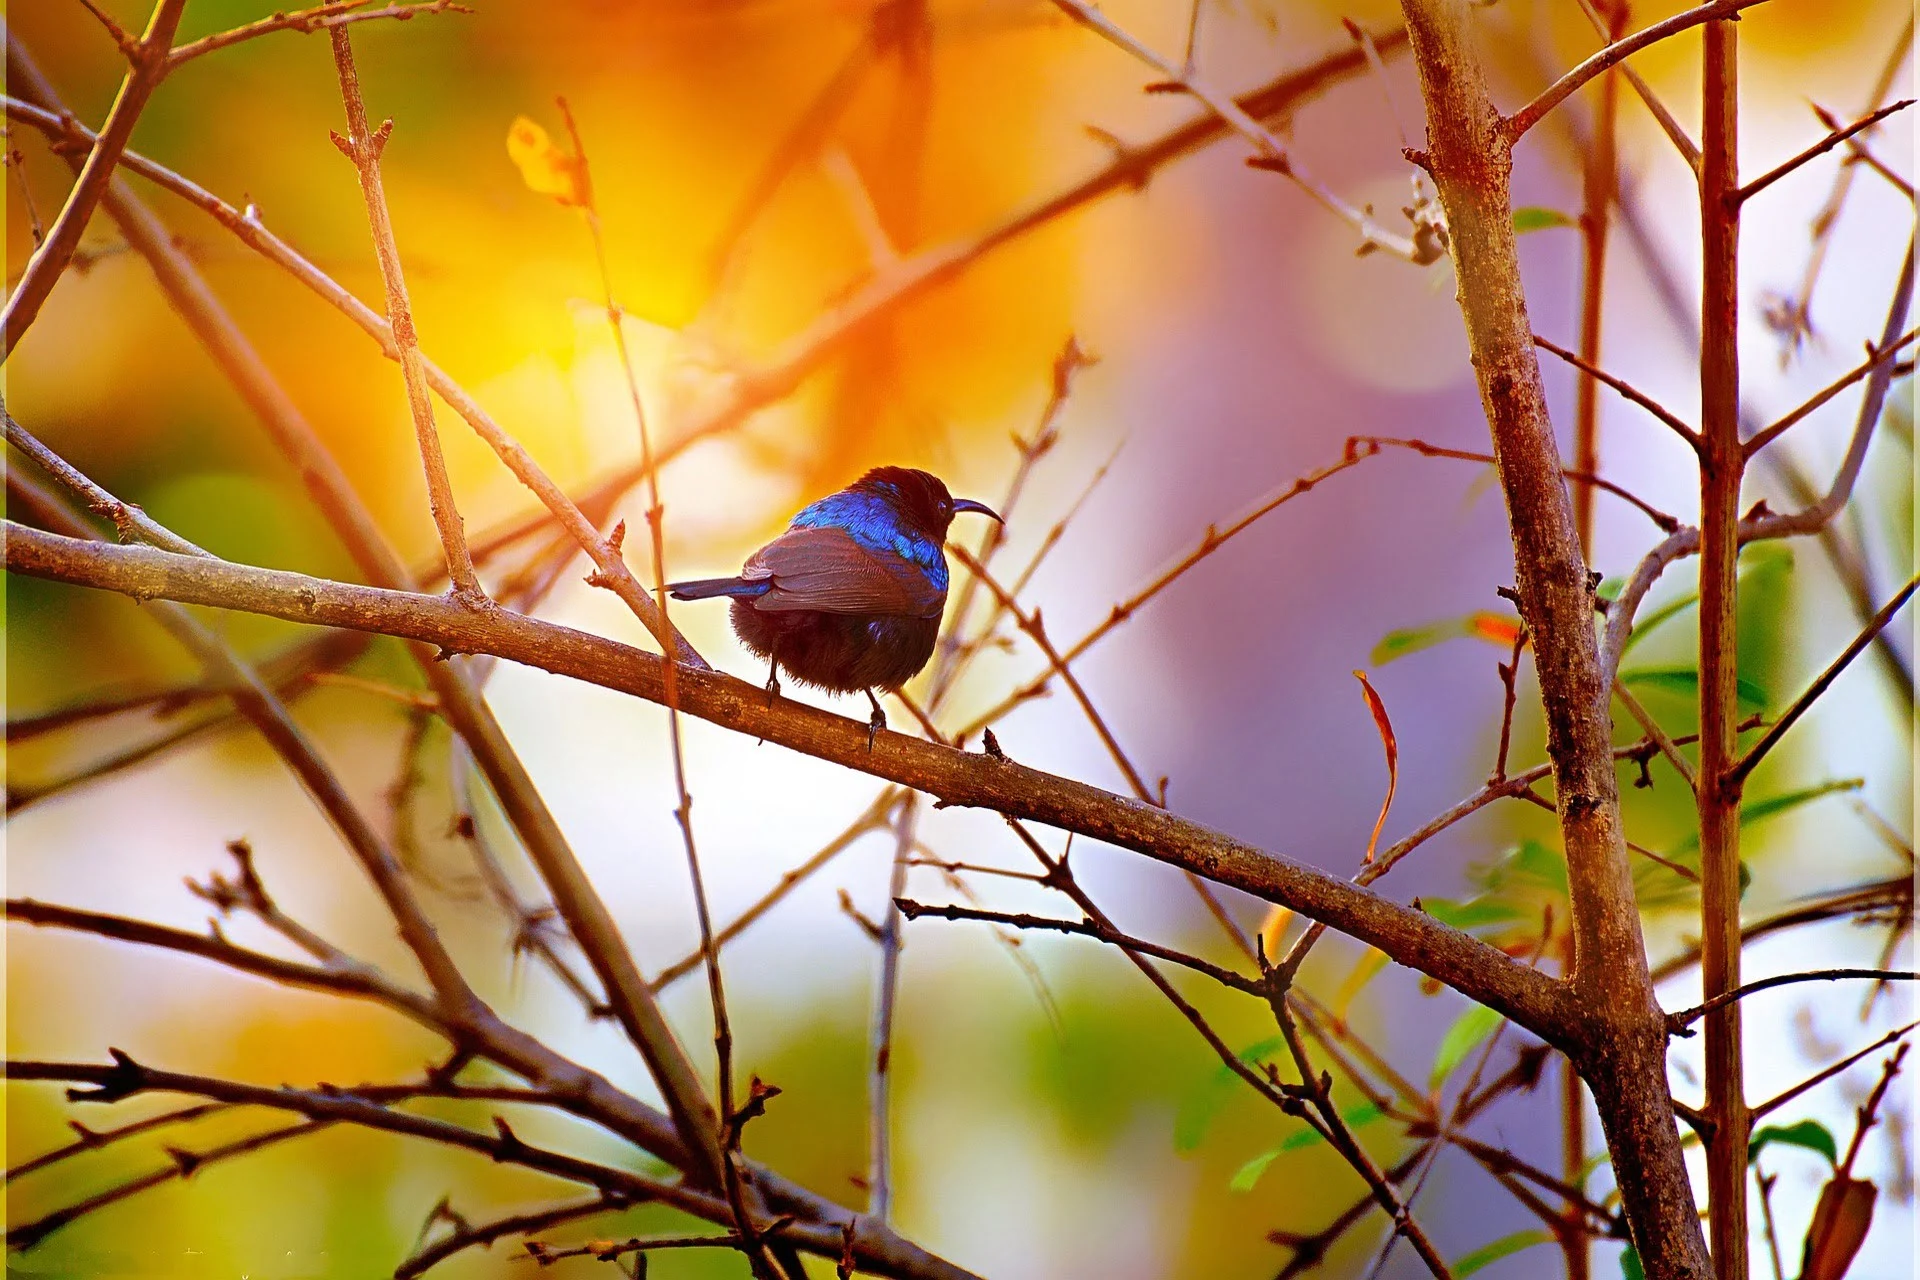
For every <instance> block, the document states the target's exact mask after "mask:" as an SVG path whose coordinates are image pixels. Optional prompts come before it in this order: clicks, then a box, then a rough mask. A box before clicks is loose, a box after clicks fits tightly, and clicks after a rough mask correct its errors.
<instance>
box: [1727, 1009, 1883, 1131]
mask: <svg viewBox="0 0 1920 1280" xmlns="http://www.w3.org/2000/svg"><path fill="white" fill-rule="evenodd" d="M1915 1028H1920V1022H1909V1023H1907V1025H1905V1026H1904V1027H1895V1028H1894V1029H1893V1030H1891V1031H1889V1032H1887V1034H1885V1035H1883V1036H1881V1037H1880V1038H1879V1039H1878V1040H1875V1041H1874V1042H1873V1043H1872V1044H1870V1045H1867V1046H1866V1047H1865V1048H1863V1049H1857V1050H1855V1051H1854V1052H1852V1053H1850V1054H1848V1055H1847V1056H1846V1057H1844V1058H1842V1059H1840V1060H1839V1061H1838V1062H1835V1063H1832V1064H1830V1065H1828V1066H1825V1067H1822V1068H1821V1069H1820V1070H1818V1071H1816V1072H1814V1073H1813V1074H1812V1075H1811V1076H1808V1077H1807V1078H1806V1079H1805V1080H1802V1081H1801V1082H1800V1083H1799V1084H1796V1085H1794V1086H1792V1087H1791V1088H1788V1089H1784V1090H1782V1091H1781V1092H1779V1093H1777V1094H1775V1095H1774V1096H1773V1097H1771V1098H1768V1099H1767V1100H1766V1101H1765V1102H1763V1103H1761V1104H1760V1105H1759V1106H1757V1107H1755V1108H1754V1109H1753V1118H1754V1119H1756V1120H1758V1119H1759V1118H1760V1117H1762V1116H1764V1115H1768V1114H1769V1113H1771V1112H1774V1111H1778V1110H1779V1109H1780V1108H1781V1107H1784V1106H1786V1105H1787V1104H1788V1103H1789V1102H1792V1101H1793V1100H1794V1099H1795V1098H1797V1097H1799V1096H1800V1095H1801V1094H1803V1093H1805V1092H1807V1091H1808V1090H1809V1089H1812V1088H1815V1087H1816V1086H1819V1085H1822V1084H1825V1083H1826V1082H1827V1081H1829V1080H1831V1079H1833V1077H1835V1076H1837V1075H1839V1074H1840V1073H1841V1072H1842V1071H1845V1070H1846V1069H1847V1068H1848V1067H1851V1066H1852V1065H1853V1064H1854V1063H1856V1062H1859V1061H1860V1060H1861V1059H1862V1058H1866V1057H1870V1056H1872V1055H1873V1054H1875V1053H1878V1052H1879V1051H1880V1050H1882V1049H1884V1048H1886V1047H1887V1046H1888V1045H1890V1044H1893V1043H1894V1042H1896V1041H1898V1040H1903V1039H1905V1038H1906V1037H1907V1036H1910V1035H1912V1034H1913V1032H1914V1029H1915Z"/></svg>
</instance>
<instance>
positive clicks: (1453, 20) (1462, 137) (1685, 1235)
mask: <svg viewBox="0 0 1920 1280" xmlns="http://www.w3.org/2000/svg"><path fill="white" fill-rule="evenodd" d="M1402 8H1403V9H1404V11H1405V13H1406V15H1407V27H1408V34H1409V36H1410V38H1411V41H1412V46H1413V55H1414V61H1415V65H1416V66H1417V68H1418V70H1419V73H1420V85H1421V91H1422V94H1423V96H1424V98H1425V102H1426V109H1427V145H1428V151H1427V154H1426V155H1425V157H1424V158H1423V159H1424V162H1425V165H1426V167H1427V169H1428V171H1429V172H1430V173H1431V174H1432V175H1433V179H1434V183H1435V185H1436V187H1437V188H1438V191H1439V196H1440V203H1441V207H1442V208H1443V209H1444V210H1445V212H1446V216H1447V224H1448V234H1449V241H1450V251H1451V253H1452V256H1453V263H1454V270H1455V274H1456V277H1457V279H1458V280H1459V301H1460V310H1461V314H1462V315H1463V316H1464V317H1465V319H1466V325H1467V338H1468V343H1469V346H1470V349H1471V351H1472V358H1473V366H1474V371H1475V374H1476V376H1477V378H1478V381H1479V386H1480V397H1481V403H1482V406H1483V408H1484V410H1485V412H1486V416H1487V423H1488V426H1489V427H1490V428H1491V431H1492V436H1493V452H1494V458H1495V465H1496V467H1497V469H1498V471H1499V476H1500V486H1501V490H1502V493H1503V494H1504V496H1505V499H1506V504H1507V517H1508V521H1509V523H1510V525H1511V527H1512V533H1513V550H1514V574H1515V587H1516V594H1517V595H1518V598H1519V604H1520V612H1521V615H1522V617H1523V618H1524V619H1525V621H1526V624H1527V630H1528V632H1529V634H1530V635H1531V636H1532V637H1533V646H1534V661H1535V665H1536V667H1537V668H1538V671H1539V679H1540V693H1541V700H1542V702H1543V704H1544V710H1545V714H1546V723H1547V753H1548V755H1549V757H1550V758H1551V759H1552V761H1553V765H1554V779H1555V790H1556V792H1557V798H1558V806H1559V814H1560V831H1561V838H1562V841H1563V843H1564V845H1565V851H1566V858H1567V879H1568V885H1569V893H1570V897H1571V900H1572V909H1573V935H1574V966H1573V973H1572V974H1571V975H1570V979H1569V981H1570V982H1571V984H1572V987H1573V990H1574V993H1575V996H1576V1004H1577V1006H1578V1007H1579V1009H1580V1011H1581V1017H1582V1020H1583V1022H1584V1023H1585V1027H1584V1031H1583V1033H1582V1035H1581V1036H1580V1040H1581V1044H1580V1046H1579V1048H1578V1049H1577V1050H1576V1051H1575V1053H1574V1055H1573V1056H1574V1059H1575V1061H1576V1063H1577V1065H1578V1066H1579V1068H1580V1071H1581V1074H1582V1076H1584V1077H1585V1079H1586V1080H1587V1082H1588V1084H1589V1085H1590V1086H1591V1087H1592V1089H1593V1091H1594V1101H1595V1103H1596V1105H1597V1106H1598V1108H1599V1111H1600V1117H1601V1122H1602V1125H1603V1127H1604V1128H1605V1130H1606V1136H1607V1146H1608V1150H1609V1151H1610V1152H1611V1154H1612V1157H1613V1167H1614V1177H1615V1180H1616V1181H1617V1183H1618V1185H1619V1186H1620V1189H1621V1193H1622V1196H1623V1200H1624V1203H1625V1207H1626V1212H1627V1218H1628V1222H1629V1224H1630V1226H1631V1228H1632V1232H1633V1238H1634V1243H1635V1244H1636V1246H1637V1247H1638V1249H1639V1252H1640V1256H1641V1259H1642V1262H1643V1264H1644V1266H1645V1268H1646V1272H1647V1274H1648V1276H1650V1277H1662V1278H1665V1277H1675V1278H1678V1277H1686V1278H1687V1280H1705V1278H1706V1277H1707V1276H1708V1275H1709V1274H1710V1272H1709V1267H1708V1261H1707V1252H1706V1242H1705V1240H1704V1238H1703V1236H1702V1234H1701V1230H1700V1223H1699V1218H1698V1215H1697V1212H1696V1209H1695V1205H1694V1198H1693V1190H1692V1186H1691V1184H1690V1183H1689V1181H1688V1178H1687V1170H1686V1164H1685V1162H1684V1160H1683V1159H1682V1155H1681V1148H1680V1139H1679V1134H1678V1132H1677V1131H1676V1129H1675V1126H1674V1113H1673V1105H1672V1101H1671V1099H1670V1097H1669V1095H1668V1090H1667V1074H1666V1044H1667V1034H1666V1028H1665V1023H1664V1021H1663V1017H1662V1014H1661V1011H1660V1007H1659V1004H1658V1001H1657V1000H1656V999H1655V996H1654V990H1653V982H1652V979H1651V978H1650V976H1649V974H1648V971H1647V959H1646V947H1645V943H1644V940H1643V939H1642V936H1641V932H1640V915H1639V910H1638V907H1637V905H1636V903H1635V900H1634V895H1633V879H1632V875H1631V872H1630V869H1629V867H1628V864H1627V850H1626V841H1625V834H1624V832H1623V830H1622V828H1621V822H1620V798H1619V791H1618V786H1617V782H1616V778H1615V775H1614V764H1613V757H1612V733H1613V725H1612V717H1611V711H1610V701H1611V699H1610V696H1609V690H1608V685H1607V682H1606V681H1605V680H1604V679H1603V678H1602V675H1601V670H1600V662H1599V647H1598V643H1597V640H1596V637H1595V631H1594V621H1593V619H1594V596H1593V586H1592V583H1591V582H1590V580H1589V578H1588V574H1587V565H1586V560H1585V557H1584V556H1583V555H1582V554H1581V550H1580V543H1579V539H1578V536H1577V534H1576V531H1575V525H1574V519H1573V504H1572V498H1571V496H1570V495H1569V493H1568V492H1567V486H1566V482H1565V480H1564V479H1563V478H1562V476H1561V460H1560V456H1559V451H1558V449H1557V448H1556V446H1555V443H1554V436H1553V424H1552V422H1551V420H1550V419H1549V418H1548V415H1547V404H1546V395H1545V391H1544V389H1543V388H1542V385H1541V381H1540V367H1539V363H1538V361H1537V359H1536V358H1535V354H1534V346H1533V327H1532V324H1531V322H1530V321H1529V319H1528V316H1527V304H1526V295H1525V291H1524V289H1523V288H1522V285H1521V280H1520V266H1519V260H1518V258H1517V256H1516V254H1515V247H1514V231H1513V213H1512V207H1511V192H1510V179H1511V173H1512V167H1513V143H1512V136H1511V134H1510V132H1509V129H1508V126H1507V122H1506V121H1505V120H1504V119H1503V118H1502V117H1501V115H1500V113H1499V112H1498V111H1497V110H1495V108H1494V106H1493V102H1492V99H1491V97H1490V95H1489V93H1488V89H1487V83H1486V77H1485V74H1484V72H1483V71H1482V69H1481V67H1480V64H1479V61H1478V59H1477V58H1476V57H1475V55H1474V53H1473V52H1472V50H1471V48H1470V47H1469V44H1468V5H1467V0H1403V4H1402Z"/></svg>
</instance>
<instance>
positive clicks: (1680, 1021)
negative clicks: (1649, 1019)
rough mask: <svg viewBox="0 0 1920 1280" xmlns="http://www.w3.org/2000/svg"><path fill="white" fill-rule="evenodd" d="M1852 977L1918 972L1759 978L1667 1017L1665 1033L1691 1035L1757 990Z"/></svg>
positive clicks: (1905, 977) (1908, 978)
mask: <svg viewBox="0 0 1920 1280" xmlns="http://www.w3.org/2000/svg"><path fill="white" fill-rule="evenodd" d="M1852 978H1870V979H1872V980H1874V981H1876V982H1912V981H1914V980H1915V979H1916V978H1920V973H1908V972H1906V971H1904V970H1900V969H1812V970H1808V971H1807V972H1805V973H1783V974H1778V975H1776V976H1774V977H1771V978H1762V979H1760V980H1759V981H1757V982H1747V983H1742V984H1741V985H1740V986H1738V987H1735V988H1734V989H1733V990H1731V991H1722V992H1721V993H1720V994H1719V995H1717V996H1715V997H1714V998H1713V999H1711V1000H1709V1001H1707V1002H1706V1003H1705V1004H1698V1005H1695V1006H1694V1007H1693V1008H1691V1009H1682V1010H1681V1011H1680V1012H1678V1013H1670V1014H1668V1015H1667V1030H1668V1033H1669V1034H1670V1035H1676V1036H1690V1035H1692V1034H1693V1032H1691V1031H1689V1030H1687V1028H1688V1027H1691V1026H1692V1025H1693V1024H1694V1023H1696V1022H1698V1021H1700V1019H1702V1018H1704V1017H1706V1016H1707V1015H1708V1014H1710V1013H1712V1012H1713V1011H1714V1010H1715V1009H1722V1008H1725V1007H1726V1006H1727V1005H1730V1004H1732V1003H1733V1002H1734V1001H1736V1000H1744V999H1746V998H1747V997H1748V996H1750V995H1752V994H1753V993H1754V992H1756V991H1770V990H1772V989H1773V988H1774V987H1785V986H1791V985H1793V984H1795V983H1801V982H1840V981H1844V980H1847V979H1852Z"/></svg>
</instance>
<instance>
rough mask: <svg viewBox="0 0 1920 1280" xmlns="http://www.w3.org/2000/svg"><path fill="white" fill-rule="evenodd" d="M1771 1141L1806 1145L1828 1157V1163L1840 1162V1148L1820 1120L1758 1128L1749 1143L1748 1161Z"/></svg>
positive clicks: (1795, 1145)
mask: <svg viewBox="0 0 1920 1280" xmlns="http://www.w3.org/2000/svg"><path fill="white" fill-rule="evenodd" d="M1771 1142H1784V1143H1786V1144H1787V1145H1788V1146H1790V1147H1805V1148H1806V1149H1807V1150H1809V1151H1818V1152H1819V1153H1820V1154H1821V1155H1823V1156H1825V1157H1826V1158H1827V1163H1828V1164H1831V1165H1838V1164H1839V1163H1840V1149H1839V1147H1838V1145H1837V1144H1835V1142H1834V1140H1833V1135H1832V1134H1831V1133H1829V1132H1827V1127H1826V1126H1825V1125H1823V1124H1821V1123H1820V1122H1819V1121H1818V1120H1802V1121H1801V1122H1800V1123H1798V1124H1788V1125H1779V1124H1770V1125H1768V1126H1767V1127H1766V1128H1764V1129H1760V1130H1757V1131H1756V1132H1755V1133H1754V1135H1753V1137H1752V1139H1751V1140H1749V1141H1748V1143H1747V1163H1748V1164H1752V1163H1753V1162H1754V1161H1755V1160H1756V1159H1758V1158H1759V1155H1760V1153H1761V1152H1762V1151H1764V1150H1766V1148H1767V1144H1768V1143H1771Z"/></svg>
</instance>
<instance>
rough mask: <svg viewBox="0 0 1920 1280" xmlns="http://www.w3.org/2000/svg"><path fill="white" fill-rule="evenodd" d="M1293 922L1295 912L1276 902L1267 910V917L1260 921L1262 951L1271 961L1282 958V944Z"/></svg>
mask: <svg viewBox="0 0 1920 1280" xmlns="http://www.w3.org/2000/svg"><path fill="white" fill-rule="evenodd" d="M1292 923H1293V912H1292V911H1291V910H1289V909H1288V908H1286V907H1283V906H1281V905H1280V904H1279V903H1275V904H1274V905H1273V907H1272V908H1271V909H1270V910H1269V911H1268V912H1267V918H1266V919H1265V920H1263V921H1261V922H1260V952H1261V954H1262V955H1264V956H1266V958H1267V960H1268V961H1269V962H1274V961H1278V960H1279V959H1280V944H1281V942H1282V941H1284V940H1285V938H1286V936H1287V926H1288V925H1290V924H1292Z"/></svg>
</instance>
